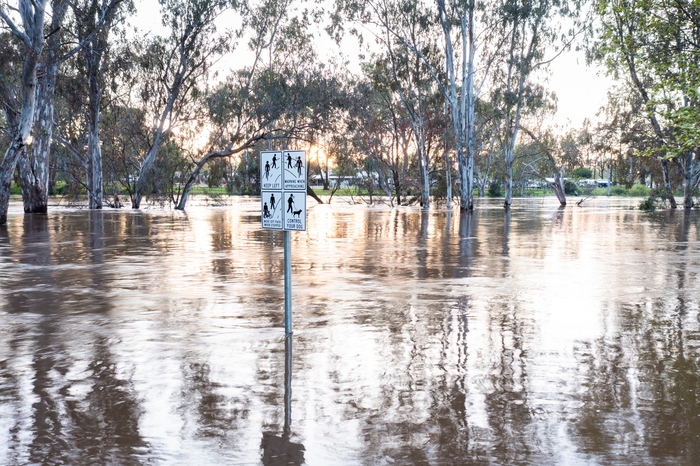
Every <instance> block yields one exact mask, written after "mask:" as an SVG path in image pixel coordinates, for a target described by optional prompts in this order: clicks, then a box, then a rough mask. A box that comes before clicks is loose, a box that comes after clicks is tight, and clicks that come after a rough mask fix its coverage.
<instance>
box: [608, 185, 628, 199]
mask: <svg viewBox="0 0 700 466" xmlns="http://www.w3.org/2000/svg"><path fill="white" fill-rule="evenodd" d="M610 194H612V195H613V196H626V195H627V188H625V187H624V186H620V185H617V186H613V187H611V188H610Z"/></svg>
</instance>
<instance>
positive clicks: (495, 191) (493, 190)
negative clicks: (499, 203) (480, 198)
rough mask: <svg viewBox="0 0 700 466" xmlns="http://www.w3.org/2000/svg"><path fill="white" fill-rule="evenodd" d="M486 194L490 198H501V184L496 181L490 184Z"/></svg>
mask: <svg viewBox="0 0 700 466" xmlns="http://www.w3.org/2000/svg"><path fill="white" fill-rule="evenodd" d="M486 194H487V195H488V196H489V197H499V196H501V182H500V181H498V180H494V181H492V182H491V183H489V188H488V189H487V190H486Z"/></svg>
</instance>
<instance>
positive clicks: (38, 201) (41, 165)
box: [18, 0, 123, 213]
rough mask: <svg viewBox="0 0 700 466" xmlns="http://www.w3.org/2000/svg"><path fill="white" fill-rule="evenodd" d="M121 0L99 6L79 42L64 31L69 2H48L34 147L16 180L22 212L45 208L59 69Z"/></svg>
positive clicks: (81, 48) (98, 28)
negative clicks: (19, 188) (47, 21)
mask: <svg viewBox="0 0 700 466" xmlns="http://www.w3.org/2000/svg"><path fill="white" fill-rule="evenodd" d="M122 1H123V0H110V1H107V2H104V3H102V4H101V5H100V8H99V9H98V11H96V12H95V16H96V18H95V21H94V22H93V23H92V24H91V25H90V26H91V29H90V30H89V31H85V32H84V34H83V35H82V37H80V35H78V38H79V39H81V40H70V38H69V34H68V32H67V31H69V30H70V25H68V24H67V23H68V22H69V21H71V22H75V18H71V17H70V16H69V5H70V2H69V0H51V9H50V11H51V15H50V18H51V22H50V24H48V26H49V32H48V33H47V35H46V39H45V40H46V47H45V52H44V54H43V55H42V60H41V63H40V68H41V72H40V73H39V79H38V82H37V91H36V92H37V96H36V106H37V108H36V112H35V118H34V127H33V129H32V135H33V143H32V145H31V148H30V149H29V150H27V151H26V153H25V157H23V158H22V159H21V160H20V162H19V164H18V167H19V179H20V185H21V187H22V200H23V203H24V211H25V212H35V213H44V212H46V210H47V206H48V188H49V160H50V154H51V144H52V142H53V133H54V110H55V100H56V95H55V89H56V79H57V77H58V75H59V66H60V65H61V64H62V63H64V62H65V61H66V60H68V59H69V58H71V57H72V56H74V55H75V54H76V53H78V52H79V51H81V50H83V48H84V47H85V46H86V45H87V42H89V41H90V40H91V39H92V38H93V37H94V36H95V35H97V34H98V33H99V32H100V30H101V28H102V27H103V26H104V24H105V20H106V19H107V18H108V17H109V15H110V13H111V12H112V11H113V9H114V8H116V7H117V5H119V4H120V3H121V2H122Z"/></svg>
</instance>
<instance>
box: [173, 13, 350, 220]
mask: <svg viewBox="0 0 700 466" xmlns="http://www.w3.org/2000/svg"><path fill="white" fill-rule="evenodd" d="M290 6H291V0H282V1H280V0H267V1H265V2H262V3H261V4H259V5H257V7H256V8H254V9H252V10H251V17H250V18H249V23H250V29H251V31H252V35H251V38H250V41H249V43H248V45H249V49H250V50H251V51H252V52H253V58H252V60H251V63H250V65H249V66H247V67H243V68H241V69H239V70H238V71H235V72H232V73H231V74H230V75H229V76H228V77H227V79H226V80H225V81H224V82H223V83H221V84H220V85H219V86H217V87H215V89H213V91H212V92H211V93H210V94H209V95H208V96H207V97H206V99H205V102H206V109H207V120H206V121H207V123H208V124H209V125H210V127H211V131H210V137H209V142H208V145H207V148H206V149H205V150H204V151H203V152H202V153H201V154H199V157H192V161H193V164H194V168H193V170H192V171H191V172H190V173H189V174H188V176H187V180H186V182H185V184H184V188H183V192H182V196H181V197H180V200H179V203H178V205H177V208H178V209H184V208H185V204H186V202H187V198H188V195H189V192H190V189H191V187H192V186H193V184H194V182H195V180H196V179H197V177H198V176H199V173H200V172H201V171H202V169H203V168H204V167H205V166H206V165H207V164H208V163H210V162H213V161H215V160H217V159H222V158H232V157H234V156H237V155H238V154H244V153H246V152H247V151H249V150H251V149H253V148H261V144H262V142H263V141H267V144H268V147H267V148H271V147H272V145H273V141H274V143H275V144H277V146H278V147H282V148H288V147H289V146H290V145H291V144H293V143H295V141H300V140H301V141H303V142H304V143H308V142H311V141H313V140H314V139H316V138H317V137H318V136H317V134H318V133H320V132H324V131H333V130H334V129H335V128H336V127H337V124H338V122H339V121H340V120H341V119H342V115H343V114H344V112H345V111H346V108H345V107H346V104H345V102H346V97H345V90H344V87H345V85H344V84H343V78H342V77H341V76H340V75H339V72H338V67H334V65H333V63H329V64H324V65H320V64H318V60H317V55H316V51H315V49H314V47H313V41H312V38H311V36H310V35H309V34H308V33H307V32H306V30H307V29H308V26H309V21H310V19H309V17H308V16H307V15H306V14H301V15H292V14H291V12H290V11H289V8H290ZM265 55H267V60H266V59H265V58H266V57H265Z"/></svg>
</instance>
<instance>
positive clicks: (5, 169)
mask: <svg viewBox="0 0 700 466" xmlns="http://www.w3.org/2000/svg"><path fill="white" fill-rule="evenodd" d="M47 2H48V0H31V1H30V0H19V2H18V3H19V4H18V8H17V9H18V11H19V17H20V20H21V23H20V24H19V25H17V24H15V20H14V19H13V18H12V17H10V16H9V15H8V12H7V10H6V8H5V6H0V18H1V19H2V21H3V23H4V24H5V25H6V26H7V28H8V29H9V30H10V32H11V33H12V34H13V35H15V36H16V37H17V38H18V39H19V41H20V42H21V44H22V48H23V52H24V64H23V67H22V74H21V76H22V78H21V83H20V86H21V91H20V93H19V95H20V97H19V99H17V100H16V102H14V105H13V106H14V108H12V109H9V112H13V113H16V114H18V115H19V116H18V117H17V119H16V124H14V125H12V126H13V127H12V128H11V129H12V134H11V138H10V145H9V146H8V148H7V150H6V151H5V156H4V157H3V160H2V163H1V164H0V225H3V224H5V223H7V209H8V204H9V200H10V184H11V182H12V175H13V173H14V171H15V167H16V165H17V160H18V158H19V157H21V156H22V155H23V154H24V152H25V151H26V148H27V145H31V142H32V141H31V139H30V135H31V130H32V124H33V122H34V113H35V107H36V88H37V69H38V68H39V65H40V63H41V58H42V54H43V53H44V45H45V39H44V34H45V31H44V23H45V14H46V4H47ZM6 114H7V112H6ZM8 126H9V125H8Z"/></svg>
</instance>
